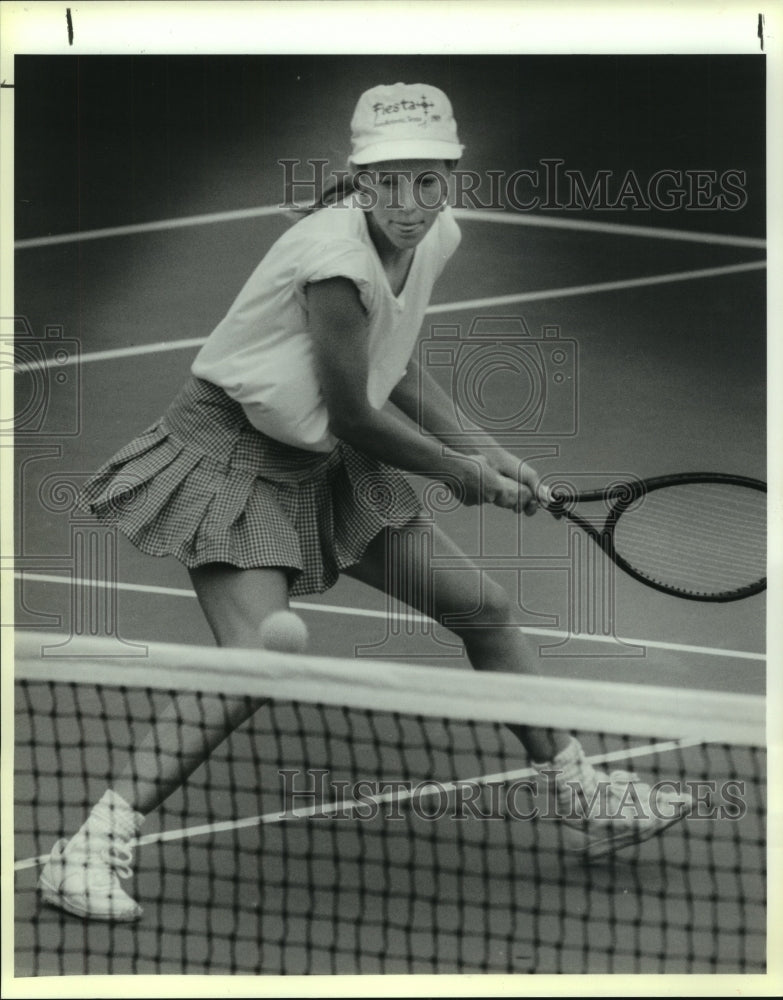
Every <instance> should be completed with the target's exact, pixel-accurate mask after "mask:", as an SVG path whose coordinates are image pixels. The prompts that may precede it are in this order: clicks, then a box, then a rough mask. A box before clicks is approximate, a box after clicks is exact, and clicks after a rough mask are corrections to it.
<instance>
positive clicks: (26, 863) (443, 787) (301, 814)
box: [14, 739, 702, 872]
mask: <svg viewBox="0 0 783 1000" xmlns="http://www.w3.org/2000/svg"><path fill="white" fill-rule="evenodd" d="M701 742H702V741H701V740H693V739H682V740H666V741H665V742H662V743H650V744H648V745H646V746H639V747H626V748H624V749H623V750H613V751H611V752H610V753H606V754H595V755H594V756H592V757H588V758H587V759H588V761H589V762H590V763H591V764H606V763H609V762H615V761H625V760H630V759H632V758H636V757H648V756H650V755H651V754H662V753H670V752H672V751H674V750H679V749H682V748H685V747H692V746H699V745H700V744H701ZM536 775H537V772H536V771H535V770H534V769H533V768H532V767H524V768H518V769H516V770H514V771H500V772H498V773H497V774H482V775H479V776H478V777H475V778H462V779H461V780H459V781H446V782H432V783H430V782H429V781H428V780H427V779H426V778H424V779H422V781H421V782H420V783H419V785H417V786H416V788H411V789H404V788H397V789H393V790H392V791H390V792H385V793H383V794H382V795H367V796H364V797H363V798H362V801H361V802H356V801H354V802H344V801H337V802H320V803H315V804H313V805H312V806H307V807H304V808H299V809H290V810H287V811H286V812H284V813H262V814H261V815H259V816H245V817H243V818H242V819H235V820H222V821H221V822H219V823H204V824H202V825H200V826H190V827H183V828H181V829H179V830H162V831H160V832H159V833H148V834H145V835H144V836H143V837H138V838H137V839H135V840H133V841H131V844H132V846H137V847H144V846H146V845H147V844H159V843H163V842H165V841H171V840H187V839H189V838H191V837H206V836H210V835H214V834H216V833H230V832H232V831H234V830H242V829H246V828H248V827H253V826H262V825H265V824H269V823H284V822H286V821H288V820H292V819H307V818H308V817H312V816H331V815H333V814H334V813H337V812H339V813H343V812H355V811H356V810H357V809H359V808H366V806H367V805H370V804H375V805H383V804H384V803H386V802H395V803H401V802H407V801H409V800H411V799H414V798H415V799H416V800H417V801H419V800H420V799H430V798H434V797H435V796H436V795H437V796H438V797H440V794H441V792H442V791H443V792H446V794H447V795H448V794H453V793H454V792H455V791H456V790H457V789H458V788H464V787H465V786H468V785H489V784H494V783H505V782H509V781H520V780H524V779H526V778H534V777H536ZM430 784H432V787H431V789H429V790H426V786H427V785H430ZM48 859H49V855H48V854H40V855H38V857H33V858H25V859H23V860H21V861H17V862H15V864H14V871H17V872H19V871H24V870H25V869H28V868H35V867H36V866H37V865H42V864H45V863H46V861H47V860H48Z"/></svg>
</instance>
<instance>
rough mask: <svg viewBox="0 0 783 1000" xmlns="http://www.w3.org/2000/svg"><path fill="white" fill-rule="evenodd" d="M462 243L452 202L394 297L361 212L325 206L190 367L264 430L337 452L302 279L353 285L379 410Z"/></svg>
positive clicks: (257, 276) (276, 256)
mask: <svg viewBox="0 0 783 1000" xmlns="http://www.w3.org/2000/svg"><path fill="white" fill-rule="evenodd" d="M459 241H460V231H459V227H458V226H457V223H456V222H455V221H454V217H453V215H452V212H451V210H450V209H449V208H448V207H447V208H445V209H444V210H443V211H442V212H440V213H439V214H438V217H437V220H436V222H435V224H434V225H433V226H432V228H431V229H430V231H429V232H428V233H427V235H426V236H425V237H424V239H423V240H422V241H421V243H420V244H418V246H417V247H416V248H415V252H414V257H413V262H412V264H411V267H410V270H409V272H408V277H407V280H406V282H405V287H404V289H403V291H402V293H401V294H400V295H399V296H397V297H395V296H394V294H393V293H392V290H391V287H390V285H389V282H388V280H387V278H386V274H385V272H384V270H383V266H382V265H381V261H380V258H379V257H378V254H377V251H376V250H375V246H374V244H373V243H372V240H371V238H370V234H369V231H368V228H367V221H366V218H365V215H364V212H363V211H362V210H361V209H360V208H358V207H351V206H350V205H347V204H343V203H338V204H336V205H333V206H330V207H328V208H324V209H320V210H319V211H317V212H314V213H313V214H312V215H309V216H307V217H306V218H304V219H302V220H301V221H299V222H297V223H296V225H294V226H293V227H292V228H291V229H290V230H289V231H288V232H287V233H285V234H284V235H283V236H282V237H281V238H280V239H279V240H278V241H277V242H276V243H275V244H274V245H273V246H272V248H271V249H270V250H269V252H268V253H267V254H266V256H265V257H264V259H263V260H262V261H261V263H260V264H259V265H258V267H257V268H256V270H255V271H254V272H253V274H252V275H251V276H250V278H249V279H248V281H247V283H246V284H245V286H244V288H243V289H242V291H241V292H240V293H239V295H238V296H237V299H236V301H235V302H234V304H233V305H232V307H231V309H230V310H229V312H228V314H227V315H226V317H225V319H223V320H222V322H221V323H219V324H218V326H217V327H216V328H215V330H214V331H213V332H212V334H211V335H210V337H209V338H208V340H207V342H206V343H205V344H204V346H203V347H202V349H201V350H200V351H199V353H198V355H197V356H196V359H195V361H194V362H193V365H192V368H191V371H192V373H193V374H194V375H195V376H197V377H198V378H203V379H207V380H208V381H210V382H214V383H215V384H217V385H219V386H221V387H222V388H223V389H225V391H226V392H227V393H228V395H229V396H231V397H232V398H233V399H236V400H237V401H238V402H239V403H241V404H242V406H243V408H244V410H245V413H246V415H247V417H248V419H249V420H250V422H251V423H252V424H253V425H254V426H255V427H257V428H258V429H259V430H260V431H262V432H263V433H264V434H268V435H269V436H270V437H273V438H276V439H277V440H279V441H283V442H285V443H286V444H291V445H294V446H295V447H298V448H305V449H309V450H311V451H331V450H332V448H334V446H335V444H336V443H337V442H336V439H335V438H334V437H333V435H332V434H331V433H330V432H329V418H328V414H327V411H326V406H325V404H324V401H323V397H322V395H321V389H320V386H319V383H318V378H317V375H316V369H315V359H314V352H313V345H312V339H311V335H310V333H309V331H308V321H307V302H306V298H305V286H306V285H307V284H308V283H309V282H312V281H321V280H323V279H325V278H334V277H345V278H350V279H351V281H353V282H354V283H355V284H356V286H357V288H358V290H359V295H360V298H361V301H362V304H363V305H364V307H365V309H366V310H367V315H368V321H369V331H368V337H369V360H370V373H369V378H368V384H367V396H368V399H369V401H370V403H371V405H372V406H373V407H375V408H376V409H380V408H381V407H382V406H383V405H384V403H385V402H386V401H387V400H388V398H389V395H390V393H391V391H392V389H393V388H394V386H395V385H396V384H397V383H398V382H399V380H400V379H401V378H402V376H403V374H404V373H405V368H406V366H407V364H408V361H409V360H410V357H411V354H412V352H413V348H414V346H415V344H416V339H417V336H418V332H419V329H420V328H421V324H422V322H423V320H424V314H425V312H426V309H427V306H428V305H429V301H430V295H431V292H432V287H433V285H434V284H435V281H436V279H437V278H438V276H439V275H440V273H441V271H442V270H443V268H444V266H445V264H446V262H447V261H448V259H449V257H451V255H452V254H453V253H454V251H455V250H456V249H457V246H458V245H459Z"/></svg>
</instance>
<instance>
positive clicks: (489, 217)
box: [453, 208, 767, 250]
mask: <svg viewBox="0 0 783 1000" xmlns="http://www.w3.org/2000/svg"><path fill="white" fill-rule="evenodd" d="M453 211H454V215H455V216H456V217H457V218H458V219H465V220H467V221H469V222H473V221H476V222H499V223H502V224H505V225H511V226H533V227H540V228H542V229H570V230H573V231H574V232H588V233H608V234H610V235H612V236H642V237H644V238H645V239H654V240H683V241H685V242H688V243H704V244H707V245H710V246H726V247H753V248H755V249H758V250H764V249H766V246H767V241H766V240H764V239H758V238H757V237H755V236H724V235H722V234H721V233H700V232H696V231H694V230H691V229H660V228H659V227H657V226H627V225H624V224H623V223H621V222H595V221H593V220H591V219H561V218H556V217H553V216H551V215H524V214H521V213H520V214H517V213H515V212H491V211H482V210H481V209H475V208H455V209H454V210H453Z"/></svg>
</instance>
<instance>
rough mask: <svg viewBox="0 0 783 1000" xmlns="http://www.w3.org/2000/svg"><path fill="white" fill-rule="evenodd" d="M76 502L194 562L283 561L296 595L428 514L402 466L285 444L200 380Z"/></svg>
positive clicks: (149, 545)
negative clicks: (387, 532)
mask: <svg viewBox="0 0 783 1000" xmlns="http://www.w3.org/2000/svg"><path fill="white" fill-rule="evenodd" d="M79 506H80V507H81V509H83V510H85V511H92V513H94V514H95V515H96V516H97V517H98V518H99V519H100V520H101V521H103V522H104V523H109V524H115V525H117V526H118V527H119V529H120V530H121V531H122V532H123V534H124V535H126V536H127V537H128V538H129V539H130V541H131V542H133V544H134V545H136V546H137V547H138V548H139V549H141V550H142V551H143V552H146V553H149V554H150V555H154V556H168V555H172V556H175V557H176V558H177V559H179V560H180V561H181V562H183V563H184V564H185V565H186V566H188V567H194V566H201V565H204V564H205V563H210V562H221V563H230V564H231V565H233V566H238V567H241V568H243V569H251V568H257V567H265V566H266V567H271V566H275V567H283V568H285V569H287V570H288V579H289V592H290V593H291V594H292V595H303V594H316V593H322V592H323V591H325V590H328V588H329V587H331V586H332V585H333V584H334V583H335V582H336V581H337V578H338V576H339V573H340V571H341V570H343V569H345V568H346V567H347V566H350V565H352V564H354V563H356V562H358V561H359V559H360V558H361V556H362V554H363V552H364V551H365V549H366V547H367V545H368V544H369V543H370V542H371V541H372V539H373V538H374V537H375V536H376V535H377V534H378V533H379V532H380V531H382V530H383V529H384V528H385V527H387V526H394V527H402V526H403V525H405V524H407V523H408V522H409V521H410V520H411V519H412V518H414V517H415V516H416V515H417V514H418V513H419V511H420V509H421V507H420V504H419V500H418V497H417V495H416V493H415V492H414V490H413V488H412V487H411V485H410V483H409V482H408V480H407V478H406V477H405V475H404V474H403V473H402V472H401V471H400V470H399V469H395V468H393V467H391V466H388V465H385V464H384V463H382V462H378V461H376V460H375V459H372V458H368V457H367V456H365V455H362V454H361V453H360V452H358V451H356V450H355V449H353V448H351V447H350V446H349V445H346V444H345V443H342V442H341V443H340V444H338V446H337V447H336V448H335V449H334V451H332V452H330V453H328V454H325V453H323V452H312V451H304V450H302V449H299V448H293V447H290V446H289V445H285V444H281V443H280V442H278V441H275V440H273V439H272V438H269V437H267V436H266V435H264V434H262V433H260V432H259V431H257V430H256V429H255V428H254V427H253V426H252V424H250V422H249V421H248V420H247V418H246V417H245V414H244V411H243V410H242V407H241V406H240V404H239V403H237V402H236V401H235V400H233V399H231V398H230V397H229V396H228V395H227V394H226V393H225V392H224V391H223V390H222V389H221V388H219V387H218V386H216V385H213V384H212V383H210V382H206V381H204V380H202V379H196V378H191V379H190V380H189V381H188V382H186V383H185V385H184V387H183V388H182V390H181V392H180V393H179V395H178V396H177V397H176V399H175V400H174V402H173V403H172V404H171V406H170V407H169V409H168V410H167V411H166V412H165V414H164V415H163V416H162V417H161V419H160V420H159V421H158V422H157V423H155V424H153V425H152V426H151V427H149V428H147V430H145V431H144V432H143V433H142V434H141V435H140V436H139V437H137V438H136V439H135V440H133V441H131V442H130V444H128V445H126V446H125V447H124V448H123V449H122V450H121V451H119V452H117V454H116V455H114V456H113V458H111V459H110V460H109V461H108V462H107V463H106V464H105V465H103V466H102V467H101V468H100V469H99V470H98V472H96V474H95V475H94V476H93V477H92V478H91V479H90V480H89V481H88V482H87V484H86V485H85V486H84V488H83V490H82V494H81V497H80V500H79Z"/></svg>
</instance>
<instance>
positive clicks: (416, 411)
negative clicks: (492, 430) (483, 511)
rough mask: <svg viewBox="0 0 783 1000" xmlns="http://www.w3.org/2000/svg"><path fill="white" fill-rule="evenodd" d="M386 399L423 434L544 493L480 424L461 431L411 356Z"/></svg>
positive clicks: (430, 379) (533, 475)
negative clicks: (481, 459)
mask: <svg viewBox="0 0 783 1000" xmlns="http://www.w3.org/2000/svg"><path fill="white" fill-rule="evenodd" d="M390 399H391V401H392V402H393V403H394V405H395V406H397V407H398V408H399V409H400V410H402V412H403V413H404V414H405V415H406V416H407V417H409V418H410V419H411V420H413V421H414V422H415V423H417V424H418V425H419V427H421V429H422V430H423V431H425V432H426V434H428V435H431V436H434V437H436V438H439V439H440V440H441V441H448V442H449V446H450V447H451V448H452V449H453V450H454V451H458V452H462V453H463V454H465V455H481V456H482V457H483V458H484V459H486V461H487V463H488V464H489V465H490V467H491V468H493V469H495V471H496V472H499V473H500V474H501V475H502V476H506V477H508V478H509V479H514V480H517V481H518V482H520V483H522V484H523V485H525V486H526V487H528V489H529V490H530V491H531V493H532V494H533V497H535V498H539V499H540V498H542V496H543V495H544V494H545V492H546V491H545V489H543V488H542V487H541V485H540V480H539V476H538V473H537V472H536V471H535V470H534V469H533V468H532V467H531V466H530V465H528V464H527V462H524V461H523V460H522V459H520V458H517V456H516V455H513V454H512V453H511V452H509V451H507V450H506V449H505V448H504V447H503V446H502V445H499V444H498V443H497V441H495V439H494V438H493V437H492V436H491V435H490V434H489V433H487V431H484V430H482V429H481V428H480V427H478V426H476V427H474V428H472V429H471V430H469V431H466V430H465V428H464V427H463V425H462V424H460V423H459V421H458V420H457V417H456V414H455V412H454V405H453V402H452V400H451V399H449V397H448V396H447V395H446V393H445V392H444V390H443V388H442V387H441V386H440V384H439V383H438V382H436V380H435V379H434V378H433V377H432V375H431V374H430V372H429V371H427V369H426V368H422V367H421V365H420V364H419V361H418V358H417V357H416V356H415V355H414V356H413V357H412V358H411V361H410V363H409V365H408V368H407V370H406V372H405V375H404V376H403V378H402V379H401V380H400V381H399V382H398V383H397V385H396V386H395V388H394V391H393V392H392V394H391V397H390ZM534 509H535V505H531V506H529V507H527V506H526V508H525V511H526V513H533V510H534Z"/></svg>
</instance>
